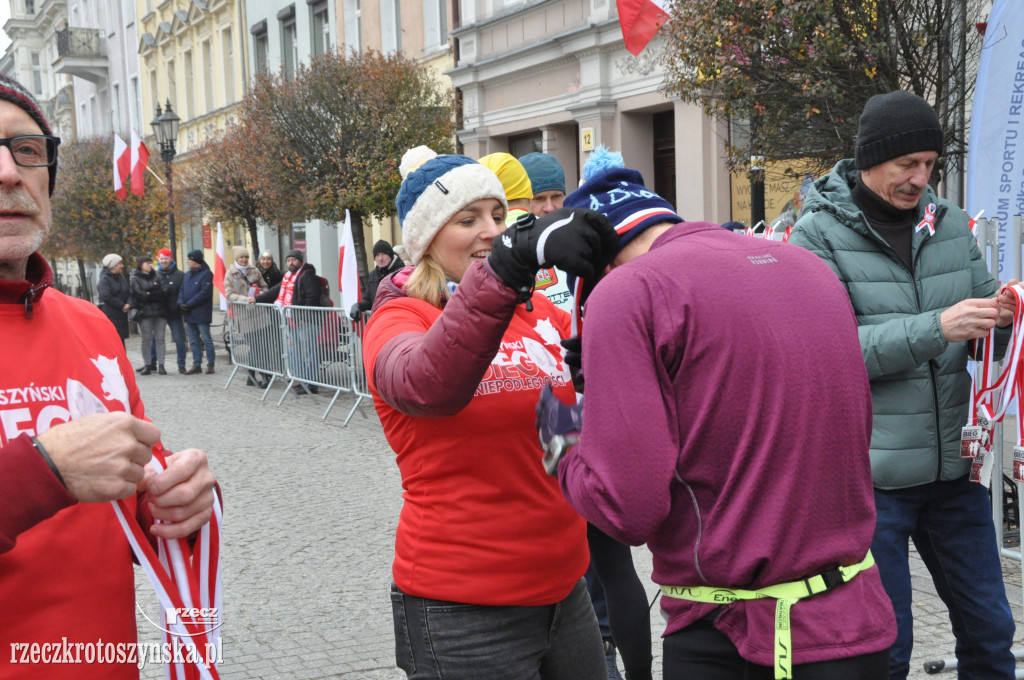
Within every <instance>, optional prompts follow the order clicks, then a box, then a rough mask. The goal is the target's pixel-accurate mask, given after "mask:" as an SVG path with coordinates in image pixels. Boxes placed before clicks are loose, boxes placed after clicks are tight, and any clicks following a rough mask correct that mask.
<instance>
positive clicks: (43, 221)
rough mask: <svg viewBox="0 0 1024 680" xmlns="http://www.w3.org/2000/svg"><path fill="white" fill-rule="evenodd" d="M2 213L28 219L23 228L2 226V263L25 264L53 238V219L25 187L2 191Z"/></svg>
mask: <svg viewBox="0 0 1024 680" xmlns="http://www.w3.org/2000/svg"><path fill="white" fill-rule="evenodd" d="M0 212H18V213H22V214H24V215H25V217H24V218H23V221H22V222H21V223H20V224H7V225H0V260H22V259H26V258H28V256H29V255H31V254H32V253H34V252H35V251H37V250H39V248H40V247H41V246H42V245H43V243H44V242H45V241H46V238H47V236H49V235H50V225H51V224H52V219H51V216H50V213H49V212H48V211H46V212H44V211H42V210H40V208H39V205H38V204H37V203H36V201H35V199H33V198H32V196H31V194H29V193H28V191H27V190H26V189H25V188H24V187H19V188H16V189H5V188H0Z"/></svg>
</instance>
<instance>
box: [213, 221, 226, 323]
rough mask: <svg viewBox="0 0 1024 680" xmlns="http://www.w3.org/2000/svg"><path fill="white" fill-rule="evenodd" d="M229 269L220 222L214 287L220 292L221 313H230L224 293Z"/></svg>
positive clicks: (214, 267) (214, 269)
mask: <svg viewBox="0 0 1024 680" xmlns="http://www.w3.org/2000/svg"><path fill="white" fill-rule="evenodd" d="M227 273H228V268H227V267H225V266H224V232H222V231H221V230H220V222H218V223H217V257H216V259H215V260H214V261H213V285H215V286H217V290H219V291H220V311H222V312H226V311H228V298H227V294H226V293H225V292H224V275H225V274H227Z"/></svg>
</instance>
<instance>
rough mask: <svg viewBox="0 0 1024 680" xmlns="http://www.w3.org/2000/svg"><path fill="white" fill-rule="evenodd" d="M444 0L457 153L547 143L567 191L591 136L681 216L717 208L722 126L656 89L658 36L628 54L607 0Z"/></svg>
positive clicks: (522, 150)
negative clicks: (448, 10)
mask: <svg viewBox="0 0 1024 680" xmlns="http://www.w3.org/2000/svg"><path fill="white" fill-rule="evenodd" d="M454 1H455V2H456V5H455V8H454V11H453V23H454V24H455V27H454V28H453V30H452V36H453V39H454V50H455V52H454V53H455V66H454V68H453V69H452V70H450V71H449V72H448V73H449V75H450V76H451V79H452V82H453V83H454V84H455V87H456V88H458V90H459V92H460V93H461V99H462V102H463V108H462V116H463V117H462V124H461V129H460V130H459V132H458V137H459V141H460V142H461V143H462V145H463V147H464V153H466V155H468V156H472V157H474V158H478V157H480V156H483V155H485V154H488V153H494V152H497V151H507V152H509V153H512V154H513V155H515V156H522V155H524V154H526V153H530V152H531V151H543V152H546V153H550V154H551V155H553V156H555V157H556V158H558V160H559V161H560V162H561V163H562V166H563V167H564V168H565V171H566V183H567V185H568V186H567V188H568V189H569V190H570V191H571V189H572V187H573V186H575V185H576V183H577V182H578V181H579V178H580V169H581V168H582V165H583V163H585V162H586V159H587V156H588V155H589V153H590V151H592V150H593V149H594V148H595V147H596V146H597V145H599V144H603V145H605V146H607V147H608V148H610V149H612V150H614V151H620V152H622V154H623V157H624V159H625V163H626V165H627V166H628V167H631V168H636V169H638V170H639V171H640V172H641V174H643V176H644V179H645V181H646V183H647V185H648V187H649V188H653V189H654V190H655V191H657V192H658V193H659V194H661V195H662V196H664V197H665V198H666V199H667V200H669V201H670V202H671V203H672V204H673V205H675V206H676V209H677V210H678V212H679V213H680V215H682V216H683V217H684V218H686V219H688V220H711V221H717V222H724V221H727V220H728V219H729V208H730V203H729V175H728V173H727V171H726V169H725V165H724V162H723V158H722V156H723V152H722V139H724V138H725V136H726V134H727V130H725V129H724V128H723V127H722V126H720V125H719V124H717V123H715V122H714V121H713V120H711V119H709V118H707V117H706V116H704V114H703V112H702V111H701V110H700V108H699V107H697V106H695V105H692V104H684V103H682V102H680V101H678V100H675V99H673V98H669V97H666V96H665V94H664V93H663V90H662V86H663V82H664V75H665V74H664V69H663V68H662V66H661V50H662V43H661V42H660V40H661V39H660V38H658V37H656V38H655V40H654V41H652V43H651V44H650V45H648V46H647V48H645V50H644V51H643V52H642V53H641V54H640V55H639V56H638V57H634V56H633V55H631V54H630V53H629V52H628V51H626V49H625V46H624V44H623V41H622V32H621V28H620V26H619V19H618V16H617V14H616V11H615V4H614V3H613V2H612V1H611V0H534V1H532V2H530V1H527V2H523V1H521V0H454Z"/></svg>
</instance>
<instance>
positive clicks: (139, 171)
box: [132, 128, 149, 196]
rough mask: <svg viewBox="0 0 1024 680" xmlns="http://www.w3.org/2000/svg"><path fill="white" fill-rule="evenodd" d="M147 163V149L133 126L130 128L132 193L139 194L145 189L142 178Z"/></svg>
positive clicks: (144, 174)
mask: <svg viewBox="0 0 1024 680" xmlns="http://www.w3.org/2000/svg"><path fill="white" fill-rule="evenodd" d="M148 164H149V149H147V148H146V143H145V142H143V141H142V138H141V137H139V133H138V132H136V131H135V128H132V193H133V194H135V195H136V196H141V195H142V192H143V190H144V189H145V182H144V178H145V176H146V166H147V165H148Z"/></svg>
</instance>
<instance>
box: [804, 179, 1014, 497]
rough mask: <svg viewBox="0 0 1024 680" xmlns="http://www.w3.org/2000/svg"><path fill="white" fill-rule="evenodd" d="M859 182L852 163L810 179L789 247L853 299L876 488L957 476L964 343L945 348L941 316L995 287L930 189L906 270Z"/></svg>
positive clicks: (954, 213) (963, 465) (957, 219)
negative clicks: (857, 188)
mask: <svg viewBox="0 0 1024 680" xmlns="http://www.w3.org/2000/svg"><path fill="white" fill-rule="evenodd" d="M856 178H857V170H856V169H855V168H854V164H853V160H852V159H848V160H843V161H840V162H839V163H837V164H836V166H835V168H833V169H832V172H830V173H829V174H827V175H825V176H824V177H822V178H821V179H819V180H818V181H817V182H815V183H814V186H813V188H811V190H810V191H809V193H808V194H807V199H806V201H805V203H804V207H803V210H802V212H801V216H800V219H799V220H798V221H797V223H796V226H795V227H794V228H793V233H792V235H791V236H790V239H789V242H790V243H795V244H797V245H800V246H803V247H804V248H807V249H808V250H811V251H812V252H814V253H815V254H816V255H818V256H819V257H820V258H821V259H823V260H824V261H825V262H827V263H828V264H829V266H830V267H832V270H833V271H834V272H835V273H836V275H837V276H839V280H840V281H842V282H843V285H844V286H846V290H847V292H848V293H849V294H850V301H851V302H852V303H853V309H854V312H855V313H856V315H857V325H858V331H859V333H860V347H861V352H862V354H863V355H864V363H865V364H866V365H867V369H868V378H869V380H870V381H871V399H872V403H873V409H872V410H873V414H874V422H873V429H872V433H871V474H872V479H873V481H874V485H875V487H876V488H878V489H899V488H903V487H908V486H916V485H918V484H925V483H928V482H934V481H937V480H953V479H958V478H960V477H963V476H964V475H966V474H967V473H968V472H969V468H970V466H969V461H967V460H963V459H961V458H960V428H962V427H963V426H964V425H966V424H967V406H968V401H969V399H970V391H971V378H970V375H969V374H968V373H967V370H966V368H967V352H968V344H969V343H966V342H957V343H949V342H947V341H946V339H945V337H944V336H943V334H942V327H941V324H940V322H939V315H940V314H941V313H942V312H943V311H945V310H946V309H947V308H948V307H951V306H952V305H954V304H956V303H958V302H960V301H962V300H965V299H967V298H987V297H992V296H993V295H995V293H996V290H997V288H998V284H997V283H996V281H995V279H994V278H993V277H992V275H991V274H990V273H989V271H988V268H987V266H986V264H985V259H984V258H983V256H982V254H981V250H980V249H979V248H978V245H977V242H976V241H975V239H974V237H973V236H972V235H971V231H970V228H969V227H968V220H967V215H966V214H965V213H964V212H963V211H962V210H961V209H960V208H958V207H957V206H956V205H954V204H953V203H950V202H949V201H946V200H944V199H941V198H937V197H936V196H935V193H934V192H933V191H932V189H931V187H927V188H926V189H925V195H924V197H923V198H922V200H921V202H920V204H919V205H918V218H917V219H918V220H920V219H921V218H922V217H923V215H924V212H925V207H926V206H927V205H928V204H929V203H935V204H936V206H937V211H936V220H935V235H934V236H931V235H929V232H928V230H927V229H922V230H920V231H917V232H916V233H915V234H914V237H913V241H912V246H911V257H912V262H913V263H914V270H913V272H911V270H910V269H909V268H908V267H907V265H906V264H904V262H903V260H901V259H900V256H899V255H897V254H896V251H894V250H893V249H892V248H890V247H889V245H888V244H887V243H886V242H885V240H884V239H883V238H882V237H881V236H879V235H878V233H877V232H876V231H875V230H874V229H872V228H871V227H870V226H869V225H868V223H867V220H866V219H864V216H863V215H862V214H861V212H860V209H859V208H858V207H857V206H856V205H855V204H854V202H853V198H852V194H851V191H852V188H853V185H854V183H855V180H856ZM1007 333H1008V332H1007ZM1000 340H1002V341H1004V342H1005V338H1003V337H1001V338H1000ZM1001 344H1003V342H1000V343H997V345H1001ZM822 368H823V369H824V370H828V367H827V366H823V367H822Z"/></svg>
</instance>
